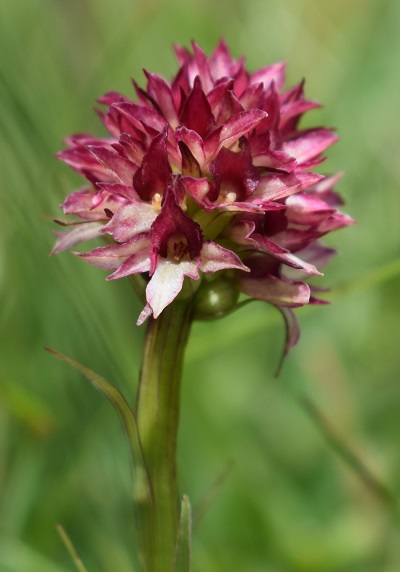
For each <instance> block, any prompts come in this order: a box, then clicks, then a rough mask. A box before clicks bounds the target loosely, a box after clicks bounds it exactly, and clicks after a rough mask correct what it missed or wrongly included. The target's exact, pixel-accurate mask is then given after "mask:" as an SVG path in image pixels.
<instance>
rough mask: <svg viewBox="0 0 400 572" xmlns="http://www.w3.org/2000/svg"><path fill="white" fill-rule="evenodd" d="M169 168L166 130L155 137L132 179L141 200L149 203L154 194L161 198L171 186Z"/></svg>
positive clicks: (170, 171)
mask: <svg viewBox="0 0 400 572" xmlns="http://www.w3.org/2000/svg"><path fill="white" fill-rule="evenodd" d="M171 174H172V170H171V166H170V164H169V162H168V154H167V128H165V129H164V131H163V132H162V133H160V134H159V135H157V137H155V138H154V139H153V141H152V143H151V145H150V147H149V150H148V151H147V153H146V155H145V156H144V158H143V163H142V166H141V168H140V169H139V170H138V171H137V173H136V174H135V176H134V178H133V186H134V188H135V190H136V191H137V192H138V193H139V195H140V197H141V198H142V199H143V200H146V201H150V200H151V199H152V198H153V197H154V195H155V194H156V193H159V194H160V195H161V196H162V195H163V194H164V192H165V189H166V188H167V187H168V185H170V184H171Z"/></svg>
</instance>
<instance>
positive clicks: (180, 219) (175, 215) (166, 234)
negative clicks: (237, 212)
mask: <svg viewBox="0 0 400 572" xmlns="http://www.w3.org/2000/svg"><path fill="white" fill-rule="evenodd" d="M150 236H151V243H152V256H151V258H152V265H151V267H152V271H154V269H155V266H156V264H157V260H158V257H159V256H161V257H163V258H166V259H169V260H171V261H173V262H180V261H181V260H194V259H195V258H197V257H198V256H199V255H200V251H201V248H202V246H203V233H202V231H201V228H200V225H199V224H197V222H195V221H194V220H192V219H191V218H190V217H189V216H188V215H187V214H186V213H184V212H183V210H182V209H181V208H180V206H179V205H178V203H177V200H176V197H175V193H174V191H173V190H172V188H171V187H168V188H167V190H166V192H165V195H164V201H163V204H162V207H161V211H160V214H159V215H158V216H157V218H156V219H155V221H154V222H153V224H152V225H151V231H150Z"/></svg>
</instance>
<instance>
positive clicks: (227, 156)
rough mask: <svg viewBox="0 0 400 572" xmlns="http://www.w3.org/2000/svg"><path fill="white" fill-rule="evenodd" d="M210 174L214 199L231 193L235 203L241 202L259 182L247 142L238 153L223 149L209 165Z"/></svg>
mask: <svg viewBox="0 0 400 572" xmlns="http://www.w3.org/2000/svg"><path fill="white" fill-rule="evenodd" d="M210 172H211V175H212V177H213V180H214V183H215V193H216V197H215V199H216V198H217V197H218V195H219V194H220V193H221V192H226V193H227V192H233V193H235V194H236V198H235V201H236V200H237V201H243V200H245V199H246V198H247V197H248V196H249V195H251V194H252V193H253V192H254V191H255V190H256V188H257V185H258V182H259V180H260V175H259V172H258V170H257V169H256V168H255V167H253V164H252V157H251V152H250V147H249V145H248V143H247V142H244V143H243V146H242V149H241V150H240V151H239V152H238V153H234V152H233V151H229V150H228V149H226V148H225V147H223V148H222V149H221V151H220V152H219V153H218V155H217V157H216V159H215V160H214V161H212V162H211V163H210Z"/></svg>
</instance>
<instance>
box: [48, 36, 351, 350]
mask: <svg viewBox="0 0 400 572" xmlns="http://www.w3.org/2000/svg"><path fill="white" fill-rule="evenodd" d="M175 52H176V55H177V58H178V61H179V64H180V67H179V70H178V73H177V74H176V76H175V77H174V78H173V79H172V81H171V82H167V81H166V80H164V79H163V78H162V77H160V76H158V75H156V74H152V73H149V72H146V71H145V75H146V79H147V85H146V89H143V88H141V87H139V85H138V84H136V82H134V88H135V91H136V102H134V101H132V100H131V99H128V98H127V97H124V96H123V95H121V94H119V93H115V92H110V93H107V94H106V95H104V96H103V97H102V98H100V99H99V103H100V104H102V105H103V106H105V108H106V109H105V111H99V115H100V117H101V119H102V121H103V123H104V125H105V127H106V128H107V130H108V132H109V137H107V138H95V137H92V136H90V135H75V136H72V137H70V138H69V139H68V140H67V144H68V148H67V149H66V150H64V151H61V152H60V153H59V154H58V157H59V158H60V159H62V160H63V161H64V162H66V163H67V164H68V165H70V166H71V167H72V168H73V169H75V170H76V171H78V172H79V173H80V174H82V175H83V176H84V177H85V178H86V179H87V180H88V182H89V183H88V184H87V185H86V186H84V187H83V188H81V189H79V190H77V191H75V192H73V193H72V194H70V195H69V196H68V197H67V198H66V200H65V202H64V204H63V210H64V213H65V214H67V215H74V217H75V219H74V220H73V221H72V222H67V223H66V222H62V224H63V225H70V228H69V229H68V230H66V231H65V232H60V233H57V235H58V238H57V242H56V245H55V247H54V250H53V253H56V252H61V251H63V250H66V249H69V248H71V247H73V246H74V245H76V244H78V243H81V242H84V241H86V240H89V239H93V238H98V237H101V236H104V235H106V236H108V237H109V240H108V244H107V245H105V246H100V247H97V248H94V249H92V250H91V251H89V252H86V253H75V254H77V256H79V257H80V258H83V259H84V260H86V261H87V262H89V263H90V264H94V265H95V266H99V267H100V268H103V269H104V270H107V271H109V272H111V274H110V275H109V276H108V278H107V279H108V280H113V279H117V278H123V277H125V276H129V275H133V274H138V275H141V276H142V277H143V279H144V281H145V283H146V305H145V307H144V309H143V311H142V313H141V314H140V316H139V318H138V322H137V323H138V324H141V323H143V322H144V321H145V320H146V319H147V318H148V317H149V316H151V315H153V317H154V318H157V317H158V316H159V315H160V314H161V312H162V311H163V310H164V308H165V307H166V306H168V305H169V304H170V303H171V302H172V301H173V300H174V299H175V298H176V297H177V296H181V297H185V296H186V297H187V296H196V297H197V298H198V300H199V301H201V300H202V299H204V292H205V291H207V289H210V285H211V289H212V288H213V287H215V286H216V285H222V288H223V290H222V291H224V292H227V294H226V295H227V296H228V297H229V301H227V299H226V300H225V301H224V303H223V306H222V307H223V309H224V310H225V311H226V310H229V309H232V308H233V307H234V306H235V305H236V303H237V300H238V297H239V294H240V293H242V294H244V295H246V296H248V297H251V298H255V299H259V300H264V301H266V302H268V303H270V304H273V305H274V306H276V307H277V308H278V309H280V310H281V312H282V313H283V315H284V318H285V321H286V325H287V342H286V352H287V351H288V350H289V349H290V347H291V346H292V345H294V344H295V343H296V341H297V338H298V326H297V322H296V319H295V317H294V314H293V312H292V310H291V309H292V308H295V307H298V306H304V305H306V304H309V303H314V304H315V303H322V300H320V299H319V298H317V297H315V296H314V288H313V287H312V286H309V285H308V283H307V279H308V278H309V277H311V276H315V275H320V274H321V269H322V268H323V267H324V266H325V265H326V264H327V263H328V262H329V260H330V259H331V257H332V256H333V255H334V250H332V249H331V248H327V247H325V246H323V245H322V244H321V243H320V241H319V239H320V238H321V237H322V236H324V235H325V234H327V233H329V232H331V231H333V230H337V229H339V228H342V227H345V226H347V225H349V224H351V223H352V222H353V221H352V219H351V218H350V217H349V216H347V215H345V214H343V213H341V212H340V211H339V210H338V209H337V207H338V206H340V204H341V200H340V198H339V196H338V195H337V194H336V193H335V192H334V187H335V184H336V183H337V181H338V179H339V178H340V177H339V176H333V177H325V176H322V175H320V174H317V173H315V172H312V171H310V169H312V168H314V167H315V166H317V165H318V164H319V163H320V162H321V161H323V157H322V153H323V152H324V151H325V150H326V149H327V148H328V147H329V146H330V145H331V144H333V143H334V142H335V141H336V140H337V137H336V135H335V134H334V133H333V132H332V131H331V130H329V129H326V128H324V127H317V128H313V129H301V128H299V121H300V119H301V117H302V115H303V114H304V113H305V112H306V111H308V110H311V109H314V108H316V107H318V106H319V105H318V104H317V103H315V102H313V101H310V100H307V99H305V97H304V85H303V82H301V83H300V84H298V85H296V86H295V87H294V88H292V89H289V90H286V91H284V90H283V86H284V70H285V66H284V64H282V63H278V64H274V65H270V66H267V67H265V68H263V69H261V70H259V71H256V72H254V73H249V72H248V71H247V70H246V68H245V66H244V61H243V59H240V60H235V59H234V58H232V56H231V54H230V52H229V51H228V48H227V46H226V44H225V42H224V41H221V42H220V43H219V44H218V46H217V48H216V49H215V51H214V52H213V54H212V55H211V56H210V57H209V58H207V57H206V55H205V53H204V52H203V51H202V50H201V49H200V47H199V46H198V45H197V44H195V43H193V49H192V52H190V51H188V50H186V49H184V48H181V47H175ZM110 240H112V242H111V243H110ZM232 293H233V295H231V294H232ZM198 307H199V308H202V304H201V303H200V302H199V304H198ZM211 307H212V306H211ZM212 308H213V307H212ZM202 311H203V312H204V313H205V314H207V311H204V309H203V310H199V313H200V315H201V312H202ZM213 313H215V314H218V313H221V309H220V308H219V307H218V306H216V307H215V309H211V310H210V314H211V315H212V314H213Z"/></svg>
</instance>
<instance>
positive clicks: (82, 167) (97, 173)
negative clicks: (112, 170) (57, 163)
mask: <svg viewBox="0 0 400 572" xmlns="http://www.w3.org/2000/svg"><path fill="white" fill-rule="evenodd" d="M56 157H57V158H58V159H61V161H64V163H67V165H69V166H70V167H72V168H73V169H74V170H75V171H77V172H78V173H80V174H81V175H83V176H84V177H86V178H87V179H88V180H89V181H90V182H91V183H93V184H94V183H96V182H97V181H101V180H104V179H109V175H108V172H107V169H106V168H105V167H104V166H103V165H100V164H99V162H98V161H97V159H96V158H95V157H94V156H93V155H92V153H91V152H90V151H89V150H88V149H87V148H86V147H71V149H64V150H63V151H60V152H59V153H57V154H56Z"/></svg>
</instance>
